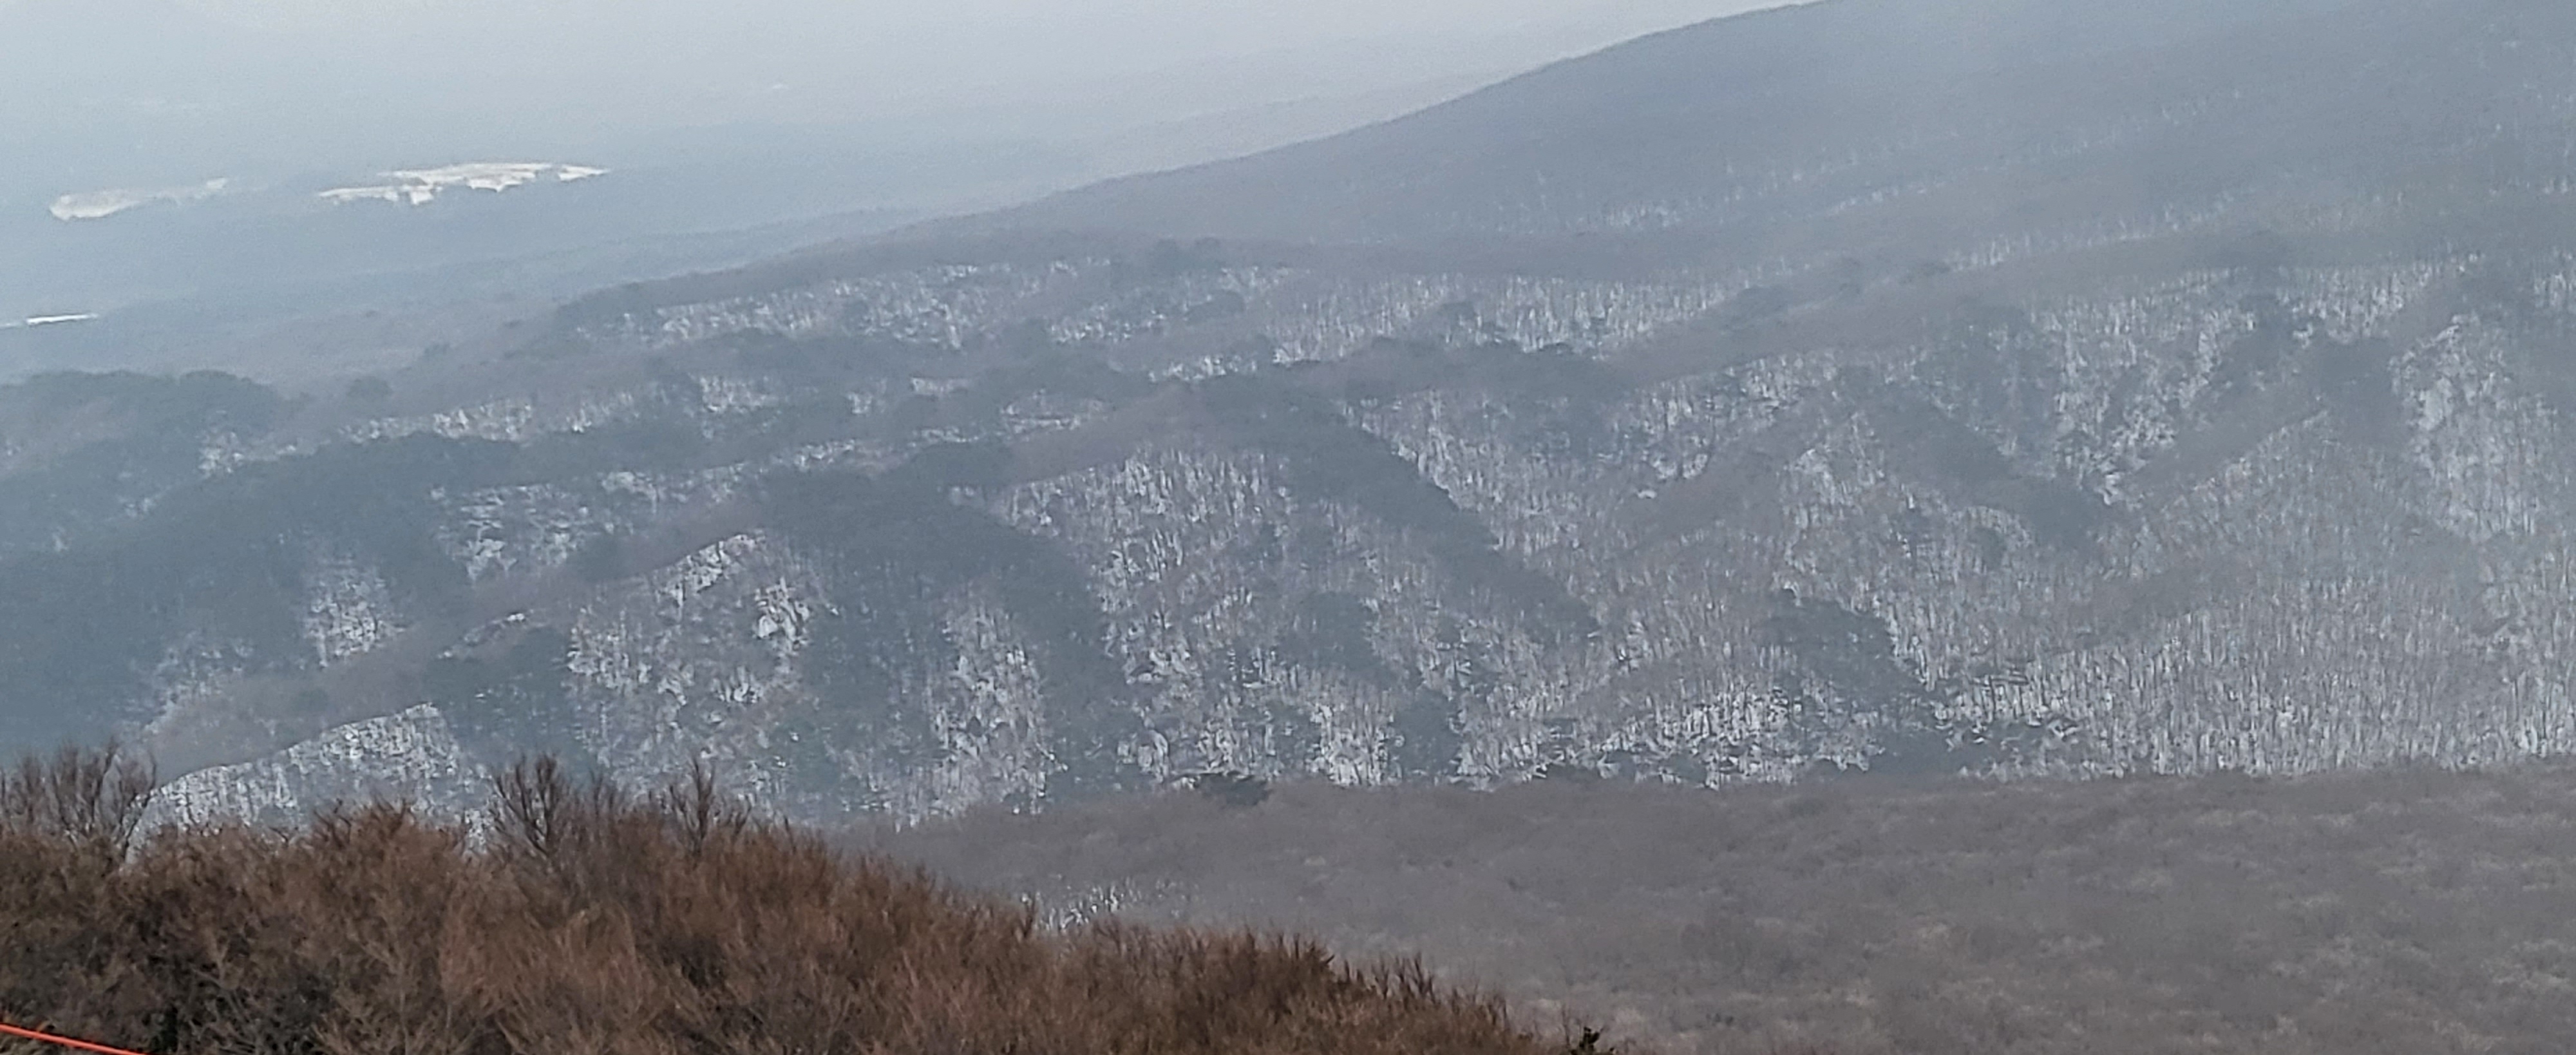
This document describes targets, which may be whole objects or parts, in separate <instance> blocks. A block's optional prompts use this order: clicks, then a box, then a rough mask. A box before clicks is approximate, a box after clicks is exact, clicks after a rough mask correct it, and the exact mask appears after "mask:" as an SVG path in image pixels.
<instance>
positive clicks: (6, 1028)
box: [0, 1022, 142, 1055]
mask: <svg viewBox="0 0 2576 1055" xmlns="http://www.w3.org/2000/svg"><path fill="white" fill-rule="evenodd" d="M0 1035H6V1036H12V1037H25V1038H27V1039H28V1040H36V1041H43V1042H44V1043H47V1044H58V1045H61V1046H63V1047H66V1048H72V1049H74V1050H78V1051H86V1052H91V1053H93V1055H142V1053H141V1052H135V1051H127V1050H125V1049H124V1048H111V1047H108V1046H107V1045H105V1044H92V1043H90V1042H88V1041H86V1040H73V1039H72V1038H70V1037H57V1036H55V1035H53V1034H51V1033H38V1032H36V1031H35V1030H32V1029H20V1028H18V1027H16V1026H12V1025H9V1024H7V1023H5V1022H0Z"/></svg>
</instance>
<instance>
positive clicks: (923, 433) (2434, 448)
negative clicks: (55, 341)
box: [0, 0, 2576, 819]
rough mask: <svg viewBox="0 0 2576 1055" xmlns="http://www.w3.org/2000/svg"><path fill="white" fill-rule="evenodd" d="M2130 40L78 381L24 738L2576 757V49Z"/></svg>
mask: <svg viewBox="0 0 2576 1055" xmlns="http://www.w3.org/2000/svg"><path fill="white" fill-rule="evenodd" d="M2084 10H2085V11H2086V12H2090V9H2089V8H2086V9H2084ZM2106 10H2107V8H2106ZM2091 13H2100V12H2091ZM2091 13H2087V14H2083V15H2082V16H2081V17H2079V14H2078V13H2077V10H2076V9H2074V8H2064V7H2063V6H2062V5H2038V4H2029V5H2008V4H2000V3H1987V2H1969V0H1958V2H1957V3H1942V4H1907V5H1896V4H1883V3H1872V2H1869V0H1833V2H1828V3H1822V4H1816V5H1812V6H1808V7H1802V8H1797V9H1793V10H1787V11H1780V12H1773V13H1769V14H1763V15H1757V16H1748V17H1745V18H1742V19H1732V20H1726V21H1721V22H1717V23H1712V24H1709V25H1706V26H1702V27H1697V28H1694V29H1691V30H1686V31H1682V32H1678V33H1675V34H1668V35H1664V36H1660V37H1655V38H1650V39H1648V40H1646V41H1642V42H1639V43H1637V44H1634V45H1630V46H1628V47H1625V48H1619V49H1613V50H1611V51H1608V52H1604V53H1602V54H1600V55H1596V56H1593V57H1590V58H1586V59H1582V60H1578V61H1576V62H1573V63H1569V64H1566V65H1563V66H1559V67H1556V68H1553V69H1550V70H1546V71H1541V72H1539V73H1536V74H1532V75H1531V76H1530V77H1527V78H1524V79H1522V80H1520V81H1516V82H1513V83H1511V84H1507V85H1504V86H1500V87H1497V88H1495V89H1493V90H1491V91H1488V92H1485V93H1481V94H1479V95H1476V96H1471V97H1469V98H1468V99H1465V100H1461V101H1459V102H1457V103H1453V104H1450V105H1448V106H1446V107H1442V108H1439V109H1436V110H1433V111H1430V112H1427V113H1425V114H1422V115H1420V116H1417V117H1414V118H1409V119H1406V120H1404V121H1399V122H1396V123H1392V124H1389V125H1385V126H1381V127H1378V128H1375V129H1371V130H1367V131H1364V132H1361V133H1355V134H1353V135H1351V136H1347V137H1343V138H1340V139H1335V140H1327V141H1324V142H1322V143H1318V144H1313V145H1310V146H1306V147H1300V148H1294V149H1291V150H1288V151H1283V152H1278V153H1275V154H1271V155H1265V156H1261V157H1256V158H1253V159H1248V160H1246V161H1242V162H1238V163H1232V164H1228V165H1222V166H1216V167H1211V168H1207V169H1201V170H1195V171H1191V172H1184V173H1178V174H1173V175H1169V176H1164V177H1155V178H1151V179H1146V180H1141V181H1132V182H1129V183H1125V184H1117V185H1111V186H1108V187H1103V188H1098V189H1095V190H1093V191H1089V192H1084V193H1083V194H1079V195H1076V196H1073V197H1069V198H1066V199H1062V200H1060V201H1057V202H1054V203H1050V204H1045V205H1042V206H1038V207H1035V208H1033V209H1031V210H1029V211H1026V212H1022V213H1017V214H1008V215H1004V216H1000V217H990V218H984V219H981V220H977V221H974V222H972V223H969V224H960V225H951V226H944V227H937V228H924V229H916V230H914V231H912V232H910V233H909V234H908V235H906V236H904V237H902V238H896V239H888V240H881V241H877V242H871V243H866V244H859V245H843V246H836V247H829V248H825V249H820V250H816V251H813V252H808V253H804V254H800V255H797V256H794V257H790V258H785V259H781V260H778V261H774V262H771V263H768V264H764V265H761V266H758V267H753V268H748V269H744V270H740V271H734V272H726V273H720V274H711V275H702V276H695V277H692V278H688V279H682V280H675V281H670V282H663V283H654V284H646V285H637V286H628V287H621V288H617V289H611V290H605V291H602V292H600V293H597V294H595V295H592V296H589V297H585V298H582V299H580V300H577V301H575V302H572V303H570V304H567V305H565V306H564V307H563V308H562V309H561V310H560V311H559V312H557V313H556V316H555V319H554V321H553V323H552V324H551V325H550V326H543V327H539V326H529V327H525V328H523V329H522V330H521V331H519V332H518V333H517V335H516V336H515V338H514V340H513V341H512V342H511V343H510V345H509V346H507V347H500V348H491V349H464V350H457V349H443V350H440V352H439V353H438V354H435V355H429V356H425V357H424V358H423V359H422V361H421V362H420V363H419V364H417V365H416V366H414V367H413V368H411V369H409V370H406V371H403V372H401V373H399V374H396V375H393V376H390V377H388V378H385V379H383V380H384V381H385V382H386V383H385V384H383V385H375V386H355V387H353V388H351V390H350V391H349V392H348V393H346V394H345V395H336V394H335V395H333V396H332V397H331V398H313V399H306V400H303V401H300V402H288V401H275V400H273V399H272V400H269V401H268V402H262V400H261V398H257V397H253V396H250V395H245V394H242V393H239V392H235V391H234V390H232V389H229V388H225V387H223V386H221V385H220V384H217V383H215V382H213V381H212V380H207V379H200V380H199V381H195V382H186V383H181V382H161V381H147V380H142V379H132V378H123V379H115V378H111V379H95V378H93V379H62V378H55V379H48V380H45V381H42V382H39V383H37V384H36V385H34V386H29V387H24V388H19V389H12V390H9V391H8V392H7V393H5V394H0V495H7V496H8V497H7V498H6V500H5V504H6V505H7V506H8V507H9V508H11V509H23V510H28V511H29V512H28V513H25V514H19V515H14V516H11V517H6V518H0V532H5V534H0V723H5V724H0V737H5V738H6V739H8V740H10V741H13V742H34V743H44V742H50V741H51V740H53V739H55V738H58V737H62V736H90V735H97V734H99V733H101V732H105V731H109V730H123V731H125V732H127V733H128V734H129V735H131V736H133V737H135V738H136V739H138V740H139V741H141V742H143V743H145V744H148V745H150V746H152V747H154V748H155V749H156V750H158V751H159V752H161V757H162V758H163V759H164V760H165V762H167V763H169V764H171V766H172V767H173V769H174V771H195V770H199V769H204V770H205V771H203V772H195V773H193V775H190V776H187V777H185V778H183V779H182V780H181V781H180V784H179V786H178V788H177V789H176V790H175V791H174V794H173V796H172V797H171V798H170V800H169V802H170V804H171V805H170V807H169V808H171V809H173V810H176V811H178V812H179V813H180V814H181V815H194V814H201V813H207V812H214V813H243V812H250V813H255V814H256V813H261V812H264V811H287V812H291V811H293V810H294V809H297V808H300V807H301V806H304V805H309V804H311V803H312V802H314V801H319V800H322V799H327V798H331V797H337V796H347V795H357V794H364V793H370V792H373V791H381V790H386V789H388V788H391V789H409V790H410V791H411V792H412V793H413V794H415V795H417V796H420V797H423V798H425V799H428V800H431V801H437V800H440V799H442V798H443V797H449V796H450V793H449V792H448V791H444V790H441V789H447V788H452V787H454V786H461V785H460V782H462V784H464V785H470V783H471V781H472V778H473V775H474V774H475V773H477V772H479V771H480V770H481V769H482V768H484V767H488V766H490V765H493V764H495V763H497V762H501V761H506V760H507V759H508V758H509V757H510V756H512V755H513V754H515V753H517V752H519V751H522V750H526V749H530V748H532V747H542V748H545V749H551V750H556V751H560V752H563V753H566V754H568V755H571V756H574V757H579V758H583V759H587V760H590V761H593V762H596V763H598V764H600V765H602V766H604V767H605V768H606V769H608V770H609V771H611V772H614V773H618V774H623V775H627V776H630V777H638V778H641V777H649V776H653V775H656V774H661V773H667V772H671V771H673V770H675V769H678V768H682V767H685V766H686V765H687V764H688V763H690V762H691V761H693V760H696V759H700V758H713V759H716V760H718V761H719V762H721V763H723V764H724V765H726V766H727V767H728V768H729V770H730V771H734V772H739V773H743V774H746V789H747V791H748V792H749V793H750V794H752V795H754V796H755V797H757V798H759V799H760V800H761V801H763V802H764V803H767V804H770V805H774V806H777V807H779V808H783V809H788V810H791V811H795V812H799V813H803V814H808V815H839V814H841V813H843V812H846V811H851V810H871V811H882V812H886V813H890V814H893V815H895V816H898V817H903V818H912V819H918V818H922V817H928V816H936V815H940V814H945V813H951V812H955V811H957V810H961V809H965V808H968V807H971V806H975V805H983V804H996V803H1000V804H1015V805H1023V806H1025V805H1032V804H1038V803H1045V802H1056V801H1062V800H1066V799H1073V798H1081V797H1085V796H1090V795H1095V794H1099V793H1103V792H1107V791H1114V790H1119V789H1127V788H1137V787H1145V786H1152V785H1157V784H1163V783H1169V782H1171V781H1174V780H1178V779H1183V778H1187V777H1189V776H1190V775H1192V774H1200V773H1209V772H1236V773H1244V774H1251V775H1256V776H1260V777H1264V778H1272V779H1292V778H1322V779H1327V780H1331V781H1334V782H1339V783H1344V784H1391V783H1465V784H1473V785H1489V784H1493V783H1509V782H1513V781H1518V780H1521V779H1524V778H1527V777H1529V776H1531V775H1533V774H1536V773H1539V772H1542V771H1548V770H1551V769H1556V770H1566V771H1586V772H1592V773H1596V774H1602V775H1608V776H1614V777H1617V778H1620V779H1639V780H1651V781H1671V782H1678V783H1682V784H1689V785H1714V784H1725V783H1730V782H1739V781H1746V780H1787V779H1793V778H1797V777H1802V776H1814V775H1826V774H1836V773H1849V772H1855V771H1863V770H1866V771H1874V772H1881V773H1886V772H1904V773H1972V774H1979V775H1985V776H1994V777H2023V776H2104V775H2121V774H2140V773H2196V772H2208V771H2214V770H2241V771H2253V772H2262V773H2286V772H2304V771H2313V770H2323V769H2337V768H2346V767H2359V766H2372V765H2380V764H2388V763H2400V762H2406V763H2427V764H2437V765H2446V766H2464V765H2478V764H2488V763H2499V762H2508V761H2513V760H2517V759H2524V758H2530V757H2535V756H2548V755H2555V754H2560V753H2564V752H2566V751H2567V750H2568V749H2569V748H2570V746H2571V743H2576V700H2571V698H2570V693H2569V685H2568V682H2567V673H2566V672H2567V671H2568V670H2569V669H2571V664H2570V662H2569V660H2570V659H2571V658H2576V622H2571V621H2570V620H2568V619H2567V618H2566V617H2565V616H2564V613H2563V612H2562V611H2561V609H2562V607H2563V606H2562V605H2560V604H2559V603H2558V599H2559V598H2561V597H2563V596H2565V595H2566V593H2567V590H2568V587H2569V581H2568V579H2569V571H2568V569H2567V566H2566V563H2565V560H2564V554H2565V553H2566V552H2567V551H2568V545H2567V543H2568V541H2569V540H2568V539H2567V537H2566V534H2565V532H2566V528H2565V527H2564V525H2566V524H2568V523H2570V522H2571V519H2572V518H2571V516H2570V515H2569V514H2570V513H2576V508H2571V503H2572V502H2576V490H2571V484H2576V480H2571V478H2570V476H2569V474H2568V471H2567V469H2566V468H2565V467H2566V466H2567V465H2569V464H2576V462H2571V460H2570V459H2569V457H2568V453H2569V437H2568V436H2567V435H2566V434H2565V432H2566V430H2567V429H2568V427H2569V411H2570V409H2571V408H2576V360H2571V359H2570V357H2569V356H2568V355H2567V354H2566V353H2567V350H2568V348H2569V347H2570V341H2569V338H2570V326H2569V324H2570V314H2569V313H2570V309H2571V305H2570V294H2569V291H2570V289H2571V288H2576V264H2571V261H2570V258H2569V256H2568V255H2567V253H2566V252H2565V251H2564V250H2563V249H2562V248H2561V246H2563V245H2564V244H2566V241H2565V236H2566V235H2568V234H2569V233H2570V232H2569V230H2568V219H2567V217H2568V215H2569V214H2568V212H2567V210H2566V208H2565V207H2564V206H2565V203H2566V201H2567V200H2568V199H2567V195H2568V193H2569V190H2570V188H2571V187H2576V162H2571V161H2570V160H2569V159H2570V158H2571V157H2576V147H2571V145H2570V144H2576V63H2570V62H2568V61H2566V59H2567V56H2568V55H2569V54H2570V53H2571V52H2576V16H2571V15H2570V14H2569V13H2568V12H2567V11H2566V10H2564V9H2563V8H2562V7H2560V6H2555V5H2549V4H2542V3H2538V2H2530V0H2479V2H2477V3H2473V4H2466V5H2463V4H2439V5H2436V4H2429V3H2421V2H2416V0H2350V2H2349V3H2330V2H2325V0H2319V2H2318V3H2314V4H2309V3H2297V4H2288V3H2284V4H2278V5H2232V4H2229V5H2222V4H2215V3H2192V2H2184V0H2169V2H2161V3H2152V4H2141V5H2121V6H2120V7H2119V8H2118V11H2117V12H2116V15H2117V17H2108V16H2107V15H2106V17H2105V19H2104V20H2102V21H2099V22H2095V21H2091V20H2090V17H2091ZM2070 23H2081V25H2074V26H2071V25H2070ZM2043 42H2056V43H2054V44H2050V45H2047V46H2043ZM1532 188H1539V190H1536V191H1534V190H1532ZM1540 191H1543V192H1544V193H1541V192H1540ZM1194 217H1195V218H1194ZM1209 218H1213V219H1209ZM1220 220H1221V221H1222V222H1218V221H1220ZM1064 228H1085V229H1089V233H1082V232H1079V231H1076V232H1070V233H1068V232H1067V231H1065V230H1063V229H1064ZM1203 232H1205V233H1206V234H1205V235H1204V236H1203ZM1220 235H1221V236H1223V237H1217V236H1220ZM173 385H177V386H178V387H177V388H173V387H172V386H173ZM192 386H193V387H192ZM239 400H247V401H248V402H245V403H243V404H242V405H241V406H239V407H234V405H233V403H232V402H227V401H239ZM174 401H175V402H174ZM272 402H273V403H274V406H271V405H269V404H270V403H272ZM65 421H72V422H78V423H80V424H79V427H78V428H77V429H69V428H67V427H66V426H63V425H61V424H58V423H59V422H65ZM181 434H184V435H186V436H187V437H189V439H188V441H187V442H186V443H184V444H177V445H173V444H172V443H170V442H169V441H168V439H167V437H169V436H172V435H181ZM189 449H194V451H195V453H196V457H195V458H194V459H193V464H191V459H189V458H187V457H186V456H185V455H186V454H187V452H188V450H189ZM20 495H24V496H27V497H24V498H20V497H17V496H20ZM47 496H54V497H47ZM389 759H406V760H410V761H409V762H408V763H406V764H405V765H402V766H389V764H388V762H387V760H389ZM218 766H222V767H228V768H206V767H218Z"/></svg>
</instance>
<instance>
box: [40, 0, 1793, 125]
mask: <svg viewBox="0 0 2576 1055" xmlns="http://www.w3.org/2000/svg"><path fill="white" fill-rule="evenodd" d="M7 2H13V0H0V3H7ZM16 2H31V0H16ZM185 2H186V3H188V4H189V5H190V6H193V7H196V8H198V9H199V10H201V11H205V12H207V13H210V14H216V15H219V16H223V17H225V18H228V19H231V20H235V21H240V22H244V23H250V24H257V25H262V26H266V27H270V28H275V29H286V30H292V31H300V32H305V33H327V34H329V35H331V36H333V37H335V38H340V39H341V40H344V41H346V40H356V41H362V42H364V43H363V44H360V45H352V46H368V47H373V48H379V49H387V50H390V51H392V52H395V53H406V52H408V53H412V54H414V55H418V56H430V57H438V56H443V55H448V54H453V55H454V56H455V61H456V62H458V63H459V64H468V63H495V62H497V63H502V64H504V65H506V66H509V67H512V72H513V73H514V74H515V75H519V76H533V77H543V76H545V75H547V74H548V73H549V72H551V73H554V74H559V75H564V76H571V77H585V78H595V79H622V80H628V81H655V82H658V83H664V84H674V83H686V84H688V85H689V86H690V89H691V90H694V91H701V92H706V93H713V94H726V93H741V92H755V91H762V90H780V89H782V88H783V90H784V91H786V92H789V93H794V92H798V91H806V92H809V93H826V94H828V95H829V96H830V98H829V99H828V101H826V102H824V103H822V104H821V105H823V106H825V107H826V108H830V107H837V106H843V105H848V106H861V107H871V108H874V107H884V106H886V105H888V104H895V103H898V102H899V101H900V100H903V99H906V98H913V97H921V98H937V99H953V98H959V97H971V96H972V95H973V94H974V93H976V92H977V91H979V90H981V89H983V88H986V87H994V86H1001V87H1020V88H1026V87H1031V86H1039V85H1049V86H1052V85H1057V84H1062V83H1065V82H1067V81H1073V80H1096V79H1100V78H1103V77H1115V76H1119V75H1126V74H1133V73H1138V72H1143V71H1151V70H1157V69H1174V68H1181V69H1187V68H1191V67H1194V66H1198V67H1202V72H1201V75H1202V76H1204V77H1206V78H1208V79H1210V80H1223V79H1224V78H1225V72H1226V71H1224V70H1223V69H1222V68H1206V67H1205V66H1204V64H1205V63H1207V62H1208V61H1209V60H1214V59H1234V58H1240V57H1247V56H1250V57H1260V58H1262V59H1265V60H1266V61H1267V62H1268V65H1267V66H1264V65H1262V64H1258V63H1256V64H1255V65H1254V66H1252V67H1249V68H1245V69H1243V70H1242V71H1241V72H1242V74H1243V75H1244V76H1247V77H1258V76H1264V75H1268V76H1274V77H1275V76H1279V75H1281V69H1280V67H1282V66H1283V65H1285V66H1290V67H1293V65H1294V64H1295V63H1297V62H1303V63H1304V64H1305V66H1304V68H1305V69H1307V70H1309V71H1311V73H1310V74H1309V75H1311V76H1313V77H1314V78H1315V79H1316V80H1317V82H1318V83H1316V84H1315V85H1314V87H1315V88H1316V89H1317V91H1318V92H1319V93H1327V94H1329V93H1332V92H1336V91H1342V90H1346V89H1349V88H1363V89H1364V88H1369V87H1378V86H1383V85H1387V84H1393V83H1400V82H1403V81H1405V80H1408V79H1414V80H1427V79H1431V78H1435V77H1440V76H1447V75H1453V74H1458V73H1466V72H1484V71H1486V70H1501V69H1508V68H1513V67H1517V66H1520V65H1525V64H1535V63H1538V62H1543V61H1546V60H1547V59H1550V58H1555V57H1561V56H1564V55H1570V54H1575V53H1579V52H1582V51H1588V50H1592V49H1595V48H1598V47H1602V46H1605V45H1608V44H1611V43H1614V42H1616V41H1618V40H1621V39H1625V38H1627V37H1631V36H1635V35H1638V34H1642V33H1646V32H1651V31H1654V30H1657V29H1662V28H1668V27H1671V26H1676V25H1682V24H1685V23H1689V22H1694V21H1698V20H1701V19H1705V18H1710V17H1715V16H1718V15H1724V14H1732V13H1735V12H1738V11H1742V10H1746V9H1749V8H1754V7H1760V6H1768V4H1767V3H1766V2H1765V0H1284V2H1283V0H185ZM1390 49H1393V50H1390ZM1373 55H1382V56H1383V59H1382V60H1381V63H1382V66H1383V68H1377V69H1370V68H1367V64H1368V63H1369V62H1370V61H1371V56H1373ZM639 56H644V57H649V58H646V59H639V58H638V57H639ZM1344 56H1350V61H1351V62H1353V63H1355V64H1356V68H1344V67H1342V66H1341V64H1340V63H1341V61H1342V59H1343V57H1344ZM1210 87H1211V88H1213V89H1217V94H1219V95H1222V94H1223V89H1224V87H1225V86H1224V85H1218V84H1211V85H1210ZM1278 90H1279V89H1276V88H1266V89H1263V90H1262V91H1261V92H1259V93H1258V94H1263V95H1269V94H1275V93H1276V92H1277V91H1278ZM808 101H809V102H811V101H812V100H808Z"/></svg>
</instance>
